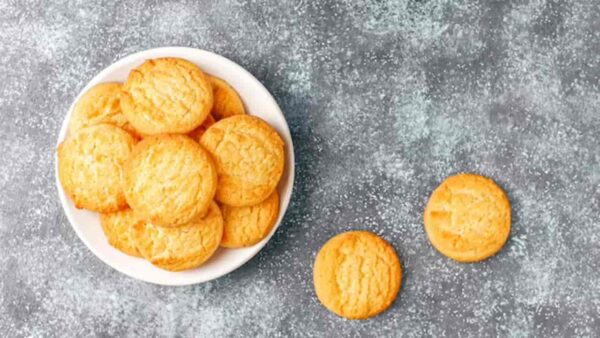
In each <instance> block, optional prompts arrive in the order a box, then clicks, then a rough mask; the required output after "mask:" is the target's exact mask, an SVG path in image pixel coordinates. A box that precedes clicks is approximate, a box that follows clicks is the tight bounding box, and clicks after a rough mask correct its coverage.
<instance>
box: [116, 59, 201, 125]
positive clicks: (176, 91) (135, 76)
mask: <svg viewBox="0 0 600 338" xmlns="http://www.w3.org/2000/svg"><path fill="white" fill-rule="evenodd" d="M212 105H213V89H212V86H211V84H210V82H209V79H208V76H207V75H205V74H204V73H203V72H202V70H200V68H198V66H196V65H195V64H193V63H191V62H189V61H186V60H183V59H178V58H160V59H152V60H148V61H146V62H144V63H143V64H142V65H141V66H139V67H138V68H136V69H134V70H132V71H131V73H129V77H128V78H127V82H125V84H124V85H123V92H122V95H121V107H122V109H123V112H124V114H125V116H126V117H127V119H128V120H129V122H130V123H131V124H132V125H133V126H134V127H135V129H136V130H139V132H140V133H142V134H144V135H156V134H164V133H187V132H190V131H192V130H193V129H194V128H196V127H197V126H199V125H200V124H201V123H202V121H204V119H205V118H206V116H207V115H208V114H209V113H210V110H211V108H212Z"/></svg>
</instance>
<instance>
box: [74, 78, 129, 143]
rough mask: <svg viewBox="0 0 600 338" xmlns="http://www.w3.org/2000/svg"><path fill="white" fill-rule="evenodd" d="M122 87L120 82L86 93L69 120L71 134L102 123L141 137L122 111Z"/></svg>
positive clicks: (104, 85)
mask: <svg viewBox="0 0 600 338" xmlns="http://www.w3.org/2000/svg"><path fill="white" fill-rule="evenodd" d="M121 87H122V85H121V84H120V83H118V82H107V83H101V84H98V85H95V86H94V87H92V88H90V89H89V90H88V91H87V92H85V93H84V94H83V95H82V96H81V98H80V99H79V100H78V101H77V103H76V104H75V107H74V108H73V113H72V115H71V119H70V120H69V133H70V134H72V133H74V132H76V131H77V130H79V129H81V128H85V127H89V126H94V125H97V124H101V123H107V124H112V125H115V126H117V127H119V128H122V129H124V130H125V131H127V132H128V133H130V134H132V135H133V136H135V137H137V138H139V137H140V135H139V134H138V132H137V131H136V130H135V129H134V128H133V126H132V125H131V124H130V123H129V122H128V121H127V118H125V115H124V114H123V111H122V110H121V103H120V97H121Z"/></svg>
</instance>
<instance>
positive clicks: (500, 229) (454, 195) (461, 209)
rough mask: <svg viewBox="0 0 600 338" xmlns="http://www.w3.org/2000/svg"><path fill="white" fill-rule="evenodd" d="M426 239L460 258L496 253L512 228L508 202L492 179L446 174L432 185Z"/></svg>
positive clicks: (466, 259)
mask: <svg viewBox="0 0 600 338" xmlns="http://www.w3.org/2000/svg"><path fill="white" fill-rule="evenodd" d="M424 223H425V231H426V232H427V236H428V238H429V241H430V242H431V244H432V245H433V247H435V248H436V249H437V250H438V251H439V252H440V253H442V254H443V255H445V256H447V257H449V258H452V259H454V260H457V261H459V262H477V261H481V260H483V259H486V258H488V257H490V256H493V255H494V254H496V253H497V252H498V251H500V249H502V247H503V246H504V243H506V241H507V239H508V236H509V234H510V228H511V210H510V202H509V201H508V198H507V197H506V194H505V193H504V191H503V190H502V189H501V188H500V187H499V186H498V185H497V184H496V183H495V182H494V181H492V180H491V179H489V178H487V177H483V176H480V175H475V174H458V175H455V176H451V177H448V178H447V179H446V180H444V182H442V184H440V186H439V187H437V188H436V189H435V191H434V192H433V194H432V195H431V197H430V198H429V202H428V203H427V207H426V208H425V214H424Z"/></svg>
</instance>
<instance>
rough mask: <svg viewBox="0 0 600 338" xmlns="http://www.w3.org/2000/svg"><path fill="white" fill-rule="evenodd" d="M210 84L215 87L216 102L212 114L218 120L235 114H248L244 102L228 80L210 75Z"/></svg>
mask: <svg viewBox="0 0 600 338" xmlns="http://www.w3.org/2000/svg"><path fill="white" fill-rule="evenodd" d="M209 79H210V84H211V85H212V88H213V96H214V104H213V107H212V111H211V114H212V115H214V117H215V118H216V119H217V120H221V119H224V118H226V117H229V116H233V115H243V114H246V109H244V103H243V102H242V99H241V98H240V96H239V95H238V93H237V92H236V91H235V89H233V88H232V87H231V86H230V85H229V84H228V83H227V82H225V81H224V80H221V79H219V78H217V77H214V76H209Z"/></svg>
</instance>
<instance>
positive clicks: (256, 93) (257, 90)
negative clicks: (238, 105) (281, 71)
mask: <svg viewBox="0 0 600 338" xmlns="http://www.w3.org/2000/svg"><path fill="white" fill-rule="evenodd" d="M167 56H169V57H179V58H184V59H186V60H189V61H191V62H193V63H195V64H197V65H198V66H200V68H202V70H204V71H205V72H206V73H208V74H211V75H214V76H217V77H220V78H222V79H224V80H225V81H227V82H229V84H231V86H232V87H233V88H235V90H236V91H237V92H238V94H239V95H240V97H241V98H242V100H243V101H244V104H245V106H246V111H247V113H248V114H251V115H256V116H258V117H260V118H262V119H264V120H265V121H267V122H268V123H269V124H270V125H271V126H273V128H275V129H276V130H277V132H279V135H281V137H282V138H283V140H284V141H285V155H286V158H285V171H284V172H283V176H282V177H281V181H280V183H279V186H278V190H279V194H280V196H281V206H280V212H279V217H278V219H277V223H276V224H275V226H274V227H273V230H272V231H271V233H270V234H269V235H268V236H267V237H266V238H265V239H263V240H262V241H261V242H259V243H257V244H256V245H254V246H251V247H248V248H242V249H223V248H219V250H218V251H217V252H216V253H215V255H214V256H213V257H211V258H210V260H209V261H208V262H207V263H205V264H203V265H202V266H200V267H199V268H197V269H194V270H188V271H183V272H169V271H165V270H161V269H159V268H157V267H155V266H153V265H152V264H150V263H149V262H147V261H145V260H143V259H141V258H135V257H131V256H128V255H126V254H124V253H121V252H120V251H118V250H116V249H114V248H113V247H112V246H110V245H109V244H108V242H107V240H106V237H105V236H104V233H103V232H102V229H101V227H100V217H99V215H98V214H97V213H95V212H91V211H87V210H80V209H77V208H75V206H74V205H73V203H72V202H71V200H70V199H69V198H67V196H66V195H65V192H64V190H63V188H62V186H61V184H60V182H59V180H58V170H57V166H55V172H56V186H57V188H58V194H59V196H60V201H61V203H62V206H63V209H64V210H65V214H66V215H67V218H68V219H69V222H70V223H71V225H72V226H73V229H75V232H76V233H77V235H78V236H79V238H81V240H82V241H83V243H85V245H86V246H87V247H88V248H89V249H90V250H91V251H92V252H93V253H94V254H95V255H96V256H98V258H100V259H101V260H102V261H103V262H104V263H106V264H108V265H110V266H111V267H113V268H114V269H116V270H118V271H120V272H122V273H124V274H126V275H128V276H130V277H133V278H137V279H140V280H143V281H146V282H150V283H155V284H163V285H189V284H196V283H202V282H206V281H209V280H211V279H215V278H218V277H221V276H223V275H225V274H227V273H229V272H231V271H233V270H235V269H237V268H238V267H240V266H241V265H242V264H244V263H246V262H247V261H248V260H250V259H251V258H252V257H253V256H254V255H256V253H258V251H260V249H262V247H264V246H265V244H267V242H268V241H269V239H270V238H271V236H272V235H273V233H274V232H275V230H276V229H277V228H278V227H279V224H280V223H281V220H282V218H283V215H284V213H285V211H286V209H287V207H288V204H289V202H290V197H291V195H292V186H293V184H294V147H293V145H292V138H291V136H290V131H289V128H288V125H287V122H286V121H285V118H284V116H283V113H282V112H281V110H280V109H279V106H278V105H277V102H275V100H274V99H273V97H272V96H271V94H269V92H268V91H267V89H266V88H265V87H264V86H263V85H262V84H261V83H260V82H259V81H258V80H257V79H256V78H255V77H254V76H252V74H250V73H249V72H248V71H246V70H245V69H244V68H242V67H241V66H239V65H238V64H236V63H235V62H233V61H231V60H229V59H226V58H224V57H222V56H219V55H216V54H214V53H211V52H207V51H204V50H200V49H194V48H182V47H164V48H156V49H150V50H147V51H143V52H139V53H136V54H133V55H129V56H127V57H125V58H123V59H121V60H119V61H117V62H115V63H113V64H112V65H110V66H109V67H108V68H106V69H104V70H103V71H101V72H100V74H98V75H96V76H95V77H94V78H93V79H92V80H91V81H90V82H89V83H88V84H87V86H85V88H83V90H82V91H81V93H79V95H78V96H77V98H76V99H75V102H77V101H78V100H79V97H81V95H82V94H83V93H84V92H86V91H87V90H88V89H89V88H90V87H92V86H94V85H96V84H98V83H102V82H108V81H121V82H124V81H125V80H126V79H127V76H128V74H129V71H130V70H132V69H133V68H135V67H137V66H139V65H140V64H142V62H144V61H145V60H148V59H152V58H158V57H167ZM75 102H73V104H72V105H71V107H70V108H69V112H68V113H67V116H66V118H65V120H64V122H63V124H62V128H61V130H60V135H59V136H58V143H60V142H62V140H63V139H64V138H65V136H66V133H67V125H68V121H69V118H70V116H71V113H72V111H73V106H74V105H75ZM56 162H57V161H56V155H55V163H56Z"/></svg>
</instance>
